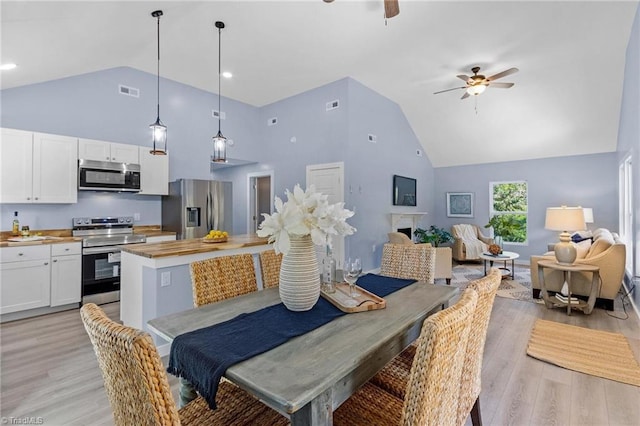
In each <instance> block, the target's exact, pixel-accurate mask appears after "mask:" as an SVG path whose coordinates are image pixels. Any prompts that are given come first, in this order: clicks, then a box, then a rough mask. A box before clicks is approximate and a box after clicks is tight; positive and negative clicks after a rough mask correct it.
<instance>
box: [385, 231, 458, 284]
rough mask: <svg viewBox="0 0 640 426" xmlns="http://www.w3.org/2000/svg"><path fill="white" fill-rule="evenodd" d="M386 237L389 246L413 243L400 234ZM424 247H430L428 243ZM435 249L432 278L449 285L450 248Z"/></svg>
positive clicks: (450, 267) (394, 233) (395, 233)
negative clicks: (441, 280)
mask: <svg viewBox="0 0 640 426" xmlns="http://www.w3.org/2000/svg"><path fill="white" fill-rule="evenodd" d="M387 236H388V237H389V242H390V243H391V244H405V245H406V244H413V241H411V239H409V237H407V236H406V235H405V234H403V233H402V232H389V233H388V234H387ZM420 245H423V244H420ZM424 245H425V246H426V247H431V244H429V243H425V244H424ZM435 249H436V266H435V270H434V276H433V277H434V278H435V279H439V278H440V279H445V280H446V281H447V284H451V276H452V274H451V270H452V265H453V263H452V261H451V247H435Z"/></svg>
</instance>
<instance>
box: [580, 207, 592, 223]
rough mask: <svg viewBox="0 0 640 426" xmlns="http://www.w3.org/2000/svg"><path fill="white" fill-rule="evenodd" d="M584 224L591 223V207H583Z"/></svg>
mask: <svg viewBox="0 0 640 426" xmlns="http://www.w3.org/2000/svg"><path fill="white" fill-rule="evenodd" d="M582 211H583V212H584V221H585V223H593V209H592V208H591V207H583V208H582Z"/></svg>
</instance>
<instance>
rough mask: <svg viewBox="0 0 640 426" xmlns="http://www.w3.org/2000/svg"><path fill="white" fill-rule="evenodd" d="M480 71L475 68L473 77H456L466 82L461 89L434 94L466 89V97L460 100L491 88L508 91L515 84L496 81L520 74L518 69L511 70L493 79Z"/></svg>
mask: <svg viewBox="0 0 640 426" xmlns="http://www.w3.org/2000/svg"><path fill="white" fill-rule="evenodd" d="M479 71H480V67H473V68H471V72H473V75H472V76H471V77H469V76H466V75H464V74H460V75H457V76H456V77H458V78H459V79H461V80H464V82H465V83H466V85H464V86H461V87H454V88H452V89H445V90H440V91H439V92H434V93H433V94H434V95H437V94H438V93H444V92H450V91H452V90H458V89H466V91H465V93H464V95H462V98H460V99H465V98H468V97H469V95H479V94H481V93H482V92H484V91H485V90H486V89H487V87H489V86H491V87H496V88H498V89H508V88H509V87H512V86H513V83H495V80H497V79H499V78H502V77H506V76H508V75H511V74H513V73H516V72H518V68H509V69H508V70H505V71H502V72H499V73H497V74H494V75H492V76H491V77H485V76H484V75H482V74H478V72H479Z"/></svg>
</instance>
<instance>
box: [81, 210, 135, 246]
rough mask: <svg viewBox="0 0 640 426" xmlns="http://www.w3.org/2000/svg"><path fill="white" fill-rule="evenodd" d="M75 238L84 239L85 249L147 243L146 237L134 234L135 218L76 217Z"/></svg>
mask: <svg viewBox="0 0 640 426" xmlns="http://www.w3.org/2000/svg"><path fill="white" fill-rule="evenodd" d="M72 223H73V230H72V232H71V233H72V235H73V236H74V237H83V239H82V246H83V247H101V246H112V245H120V244H137V243H144V242H146V240H147V238H146V236H145V235H140V234H134V233H133V217H131V216H116V217H93V218H91V217H75V218H73V219H72Z"/></svg>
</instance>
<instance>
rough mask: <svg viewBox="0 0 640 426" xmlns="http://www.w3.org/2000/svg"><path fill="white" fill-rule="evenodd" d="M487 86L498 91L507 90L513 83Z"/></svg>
mask: <svg viewBox="0 0 640 426" xmlns="http://www.w3.org/2000/svg"><path fill="white" fill-rule="evenodd" d="M489 86H491V87H495V88H498V89H508V88H509V87H512V86H513V83H489Z"/></svg>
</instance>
